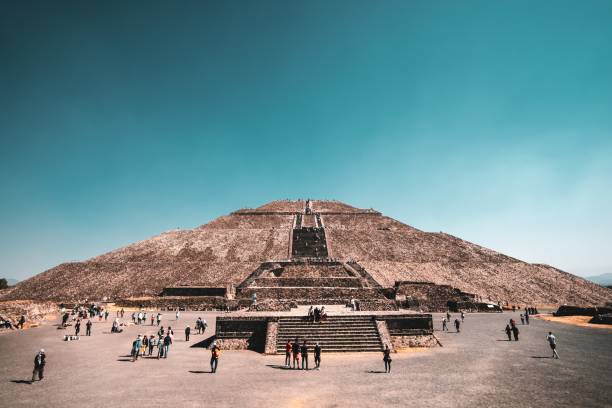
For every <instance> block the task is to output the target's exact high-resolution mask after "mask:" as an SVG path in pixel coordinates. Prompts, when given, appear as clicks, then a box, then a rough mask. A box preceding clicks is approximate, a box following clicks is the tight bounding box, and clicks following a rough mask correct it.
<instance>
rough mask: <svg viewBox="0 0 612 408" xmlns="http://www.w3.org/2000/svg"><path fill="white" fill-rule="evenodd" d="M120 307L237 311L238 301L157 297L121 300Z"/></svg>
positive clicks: (116, 303) (217, 298)
mask: <svg viewBox="0 0 612 408" xmlns="http://www.w3.org/2000/svg"><path fill="white" fill-rule="evenodd" d="M115 305H117V306H118V307H130V308H132V307H137V308H138V307H144V308H147V309H149V308H154V309H160V310H175V309H177V308H178V309H181V310H236V309H237V308H238V301H236V300H228V299H225V298H221V297H184V296H180V297H168V296H163V297H155V298H149V299H120V300H118V301H116V302H115Z"/></svg>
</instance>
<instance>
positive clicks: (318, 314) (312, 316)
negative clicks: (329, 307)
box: [308, 306, 327, 322]
mask: <svg viewBox="0 0 612 408" xmlns="http://www.w3.org/2000/svg"><path fill="white" fill-rule="evenodd" d="M324 320H327V312H326V311H325V306H321V308H319V306H314V307H313V306H310V308H309V309H308V321H310V322H322V321H324Z"/></svg>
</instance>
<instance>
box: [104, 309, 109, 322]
mask: <svg viewBox="0 0 612 408" xmlns="http://www.w3.org/2000/svg"><path fill="white" fill-rule="evenodd" d="M109 314H110V313H109V312H108V310H105V311H104V321H107V320H108V315H109Z"/></svg>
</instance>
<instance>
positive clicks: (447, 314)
mask: <svg viewBox="0 0 612 408" xmlns="http://www.w3.org/2000/svg"><path fill="white" fill-rule="evenodd" d="M450 319H451V314H450V311H447V312H446V320H448V321H449V322H450Z"/></svg>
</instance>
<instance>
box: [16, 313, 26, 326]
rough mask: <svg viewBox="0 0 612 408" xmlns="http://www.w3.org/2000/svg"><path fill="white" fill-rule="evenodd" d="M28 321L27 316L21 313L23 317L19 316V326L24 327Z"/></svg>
mask: <svg viewBox="0 0 612 408" xmlns="http://www.w3.org/2000/svg"><path fill="white" fill-rule="evenodd" d="M25 322H26V318H25V316H24V315H21V317H20V318H19V321H18V322H17V328H19V329H23V325H24V324H25Z"/></svg>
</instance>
